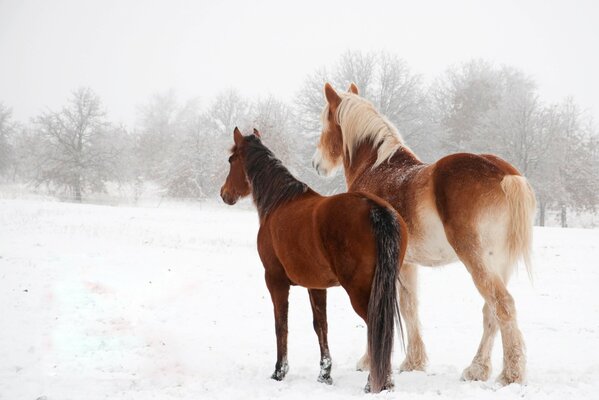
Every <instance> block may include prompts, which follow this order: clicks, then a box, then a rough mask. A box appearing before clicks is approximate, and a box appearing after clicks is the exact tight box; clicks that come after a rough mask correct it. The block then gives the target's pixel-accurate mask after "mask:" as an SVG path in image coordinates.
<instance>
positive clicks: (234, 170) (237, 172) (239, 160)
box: [220, 127, 260, 205]
mask: <svg viewBox="0 0 599 400" xmlns="http://www.w3.org/2000/svg"><path fill="white" fill-rule="evenodd" d="M254 135H255V136H258V137H260V133H259V132H258V131H257V130H256V129H254ZM233 141H234V143H235V144H234V145H233V147H232V148H231V156H230V157H229V175H227V179H226V180H225V183H224V184H223V186H222V187H221V188H220V197H221V198H222V199H223V201H224V202H225V203H227V204H229V205H233V204H235V203H237V200H239V199H240V198H241V197H246V196H248V195H249V194H250V193H251V192H252V189H251V186H250V182H249V180H248V178H247V174H246V171H245V139H244V137H243V135H242V134H241V132H240V131H239V129H238V128H237V127H236V128H235V130H234V131H233Z"/></svg>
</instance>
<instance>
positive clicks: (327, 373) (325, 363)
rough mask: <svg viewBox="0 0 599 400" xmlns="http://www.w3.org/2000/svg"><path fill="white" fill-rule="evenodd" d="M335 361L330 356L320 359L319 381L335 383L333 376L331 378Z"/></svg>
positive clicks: (328, 383) (329, 383)
mask: <svg viewBox="0 0 599 400" xmlns="http://www.w3.org/2000/svg"><path fill="white" fill-rule="evenodd" d="M332 366H333V362H332V361H331V358H330V357H323V358H322V359H321V360H320V375H318V382H321V383H326V384H327V385H332V384H333V378H331V367H332Z"/></svg>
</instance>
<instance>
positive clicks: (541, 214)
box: [539, 201, 546, 226]
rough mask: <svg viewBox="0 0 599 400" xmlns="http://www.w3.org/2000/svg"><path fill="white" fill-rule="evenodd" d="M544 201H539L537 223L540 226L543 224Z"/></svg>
mask: <svg viewBox="0 0 599 400" xmlns="http://www.w3.org/2000/svg"><path fill="white" fill-rule="evenodd" d="M545 208H546V206H545V202H544V201H540V202H539V225H540V226H545Z"/></svg>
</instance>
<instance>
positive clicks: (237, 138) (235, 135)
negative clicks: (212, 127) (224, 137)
mask: <svg viewBox="0 0 599 400" xmlns="http://www.w3.org/2000/svg"><path fill="white" fill-rule="evenodd" d="M242 140H243V135H242V134H241V131H240V130H239V128H238V127H235V129H234V130H233V141H235V144H239V143H241V141H242Z"/></svg>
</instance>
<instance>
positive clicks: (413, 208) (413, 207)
mask: <svg viewBox="0 0 599 400" xmlns="http://www.w3.org/2000/svg"><path fill="white" fill-rule="evenodd" d="M324 94H325V97H326V105H325V107H324V110H323V113H322V124H323V128H322V133H321V136H320V140H319V143H318V146H317V149H316V152H315V154H314V157H313V159H312V164H313V166H314V167H315V168H316V170H317V171H318V173H319V174H324V175H327V174H330V173H331V172H332V171H333V170H334V169H335V168H337V167H339V166H341V165H342V166H343V168H344V172H345V179H346V183H347V188H348V191H349V192H355V191H362V192H368V193H372V194H375V195H377V196H379V197H381V198H383V199H385V200H387V201H388V202H389V203H391V205H392V206H393V207H395V209H396V210H397V211H399V214H400V215H401V216H402V217H403V218H404V219H405V221H406V223H407V226H408V234H409V235H410V242H409V244H408V249H407V253H406V262H405V263H404V264H403V265H402V270H401V273H400V276H401V280H402V285H401V287H400V309H401V313H402V316H403V318H404V321H405V323H406V325H407V331H408V350H407V354H406V358H405V360H404V362H403V363H402V364H401V366H400V371H412V370H424V369H425V367H426V363H427V356H426V351H425V347H424V344H423V342H422V338H421V335H420V322H419V319H418V300H417V294H416V291H417V283H416V270H415V266H416V265H424V266H440V265H445V264H448V263H451V262H454V261H456V260H460V261H461V262H462V263H463V264H464V265H465V266H466V269H467V270H468V272H469V273H470V274H471V276H472V279H473V281H474V284H475V286H476V288H477V289H478V291H479V292H480V294H481V295H482V297H483V298H484V301H485V304H484V307H483V336H482V339H481V342H480V345H479V348H478V351H477V353H476V355H475V356H474V359H473V360H472V363H471V365H470V366H469V367H468V368H466V369H465V370H464V371H463V373H462V379H463V380H487V379H489V377H490V374H491V351H492V346H493V341H494V338H495V335H496V333H497V330H498V329H499V330H500V331H501V338H502V344H503V371H502V372H501V373H500V375H499V376H498V378H497V381H498V382H499V383H500V384H502V385H506V384H510V383H512V382H518V383H522V382H523V381H524V379H525V373H526V355H525V346H524V340H523V338H522V334H521V332H520V330H519V328H518V324H517V321H516V308H515V305H514V299H513V298H512V296H511V295H510V293H509V292H508V290H507V288H506V285H507V283H508V280H509V278H510V275H511V273H512V271H513V269H514V266H515V265H516V264H517V262H518V260H519V259H523V260H524V263H525V265H526V268H527V271H528V274H529V276H531V261H530V252H531V243H532V221H533V217H534V213H535V208H536V200H535V195H534V192H533V190H532V188H531V186H530V185H529V184H528V181H527V180H526V178H524V177H523V176H521V175H520V173H519V172H518V171H517V170H516V168H514V167H513V166H512V165H510V164H509V163H507V162H506V161H504V160H502V159H500V158H499V157H496V156H494V155H490V154H481V155H476V154H468V153H459V154H452V155H449V156H446V157H443V158H441V159H440V160H438V161H437V162H435V163H432V164H425V163H423V162H422V161H420V159H419V158H418V157H417V156H416V155H415V154H414V153H413V152H412V151H411V150H410V148H409V147H408V146H406V144H405V143H404V141H403V139H402V137H401V136H400V135H399V133H398V131H397V129H396V128H395V127H394V126H393V124H392V123H391V122H390V121H389V120H388V119H387V118H386V117H384V116H383V115H381V114H380V113H379V112H378V110H376V109H375V107H374V106H373V105H372V104H371V103H370V102H369V101H367V100H366V99H364V98H362V97H360V96H359V94H358V88H357V87H356V86H355V85H354V84H353V83H352V84H351V86H350V88H349V91H348V92H347V93H337V92H336V91H335V90H334V89H333V87H332V86H331V85H330V84H328V83H327V84H326V85H325V87H324ZM368 364H369V360H368V355H367V354H365V355H364V357H362V359H361V360H360V361H359V362H358V369H367V368H368Z"/></svg>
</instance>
